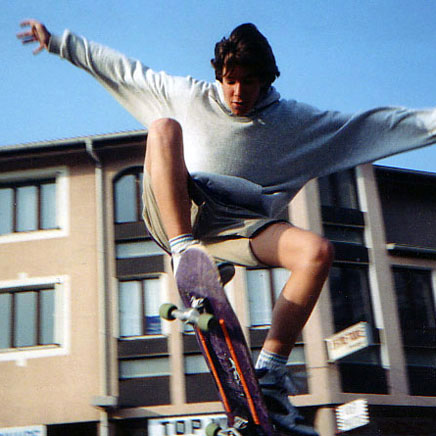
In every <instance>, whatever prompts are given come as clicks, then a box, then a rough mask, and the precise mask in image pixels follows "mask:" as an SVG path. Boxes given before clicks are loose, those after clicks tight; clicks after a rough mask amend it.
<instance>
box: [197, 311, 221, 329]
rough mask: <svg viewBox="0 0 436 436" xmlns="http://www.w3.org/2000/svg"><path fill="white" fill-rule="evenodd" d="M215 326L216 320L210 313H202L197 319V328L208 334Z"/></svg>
mask: <svg viewBox="0 0 436 436" xmlns="http://www.w3.org/2000/svg"><path fill="white" fill-rule="evenodd" d="M215 325H216V318H215V317H214V316H213V315H211V314H210V313H202V314H201V315H200V316H199V317H198V321H197V327H198V328H199V329H200V330H201V331H203V332H208V331H210V330H211V329H213V327H214V326H215Z"/></svg>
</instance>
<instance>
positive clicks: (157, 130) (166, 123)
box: [148, 118, 182, 138]
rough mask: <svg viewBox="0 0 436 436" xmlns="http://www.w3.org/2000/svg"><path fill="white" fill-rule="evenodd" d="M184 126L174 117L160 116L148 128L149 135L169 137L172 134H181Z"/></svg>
mask: <svg viewBox="0 0 436 436" xmlns="http://www.w3.org/2000/svg"><path fill="white" fill-rule="evenodd" d="M181 132H182V126H181V125H180V123H179V122H178V121H176V120H175V119H173V118H159V119H157V120H154V121H153V122H152V123H151V124H150V126H149V128H148V137H149V138H150V137H151V138H153V137H154V136H164V137H168V136H171V135H180V134H181Z"/></svg>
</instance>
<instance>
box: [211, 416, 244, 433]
mask: <svg viewBox="0 0 436 436" xmlns="http://www.w3.org/2000/svg"><path fill="white" fill-rule="evenodd" d="M247 428H248V421H247V420H246V419H243V418H241V417H239V416H236V417H235V421H234V423H233V427H229V428H226V429H222V428H221V427H220V426H219V425H218V424H216V423H214V422H211V423H210V424H209V425H208V426H207V427H206V436H242V435H243V434H244V430H246V429H247Z"/></svg>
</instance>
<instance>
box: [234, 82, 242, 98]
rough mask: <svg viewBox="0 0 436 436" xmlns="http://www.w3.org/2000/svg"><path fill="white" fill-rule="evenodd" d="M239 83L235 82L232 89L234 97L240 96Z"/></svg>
mask: <svg viewBox="0 0 436 436" xmlns="http://www.w3.org/2000/svg"><path fill="white" fill-rule="evenodd" d="M241 88H242V87H241V82H235V85H234V88H233V93H234V94H235V96H237V97H240V96H241V90H242V89H241Z"/></svg>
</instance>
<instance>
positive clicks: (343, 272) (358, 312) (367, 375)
mask: <svg viewBox="0 0 436 436" xmlns="http://www.w3.org/2000/svg"><path fill="white" fill-rule="evenodd" d="M330 298H331V301H332V307H333V318H334V323H335V330H336V331H337V332H339V331H341V330H344V329H345V328H347V327H350V326H352V325H354V324H357V323H358V322H360V321H365V322H367V323H368V324H369V326H370V328H371V330H372V335H373V342H374V343H373V344H372V345H370V346H369V347H367V348H365V349H364V350H361V351H359V352H357V353H353V354H351V355H349V356H346V357H345V358H343V359H341V361H340V362H339V363H338V365H339V368H340V374H341V380H342V389H343V391H344V392H360V393H376V394H383V393H387V384H386V374H385V371H384V369H383V367H382V363H381V356H380V345H379V340H378V331H377V329H376V328H375V324H374V316H373V308H372V302H371V295H370V289H369V281H368V271H367V266H365V265H358V264H346V263H344V264H336V265H334V266H333V267H332V269H331V272H330Z"/></svg>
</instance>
